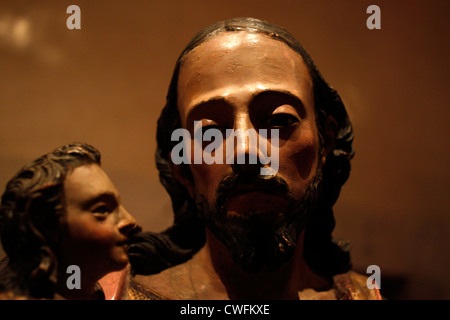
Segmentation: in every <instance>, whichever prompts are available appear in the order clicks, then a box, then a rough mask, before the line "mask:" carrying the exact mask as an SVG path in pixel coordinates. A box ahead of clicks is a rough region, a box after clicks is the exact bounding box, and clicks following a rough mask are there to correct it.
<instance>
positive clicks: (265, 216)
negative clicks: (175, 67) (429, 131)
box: [175, 31, 324, 271]
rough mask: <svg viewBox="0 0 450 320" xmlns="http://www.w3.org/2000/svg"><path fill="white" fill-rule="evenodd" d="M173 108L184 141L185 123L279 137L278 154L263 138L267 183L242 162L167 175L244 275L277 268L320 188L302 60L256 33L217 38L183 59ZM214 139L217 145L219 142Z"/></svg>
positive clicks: (308, 87)
mask: <svg viewBox="0 0 450 320" xmlns="http://www.w3.org/2000/svg"><path fill="white" fill-rule="evenodd" d="M178 108H179V113H180V117H181V122H182V126H183V127H184V128H185V129H188V130H189V131H190V133H191V137H194V134H193V132H194V128H193V125H194V121H201V123H202V126H203V128H204V129H209V128H217V129H219V130H221V131H223V132H225V130H226V129H234V130H237V129H241V130H243V131H245V130H248V129H254V130H255V131H256V132H258V130H260V129H268V131H270V129H278V130H279V131H278V132H279V143H278V147H277V146H274V145H270V142H271V140H270V137H269V139H267V141H268V143H269V146H268V149H269V150H270V152H278V159H279V168H278V172H277V173H276V174H275V175H274V176H272V177H270V176H269V177H267V176H264V177H262V176H260V175H259V170H255V168H259V167H261V166H262V164H248V161H247V163H246V164H243V165H240V164H226V162H225V161H224V162H223V164H217V163H213V164H206V163H201V164H194V161H191V164H190V165H189V166H190V171H191V173H192V180H190V179H186V178H183V175H182V174H178V175H177V172H179V170H180V169H179V168H175V174H176V175H177V176H178V177H179V180H180V181H181V182H182V183H183V184H184V185H185V186H186V187H187V189H188V190H189V192H190V193H191V196H192V197H193V198H195V199H196V200H197V204H198V207H199V212H200V214H201V215H202V216H203V218H204V219H205V222H206V225H207V227H208V228H209V229H210V231H212V233H213V234H214V235H215V236H216V237H217V238H219V240H221V241H222V242H224V243H225V244H226V245H227V247H229V249H230V250H231V251H232V253H233V256H234V258H235V260H239V261H238V262H239V263H240V264H241V265H242V266H243V267H244V268H246V269H248V270H250V271H257V270H258V269H260V268H262V267H266V268H275V267H277V266H278V265H279V264H280V263H282V261H283V260H285V259H287V257H288V256H290V254H291V253H292V250H293V249H294V248H295V244H296V239H297V237H298V235H299V233H300V231H301V230H302V228H303V226H304V221H305V219H306V215H307V211H308V210H309V208H310V207H311V205H312V203H313V202H314V201H312V198H313V194H314V192H313V191H314V190H313V189H314V188H315V187H316V185H317V183H318V181H319V180H320V170H319V168H320V163H321V160H322V159H321V157H320V156H319V154H320V152H319V150H320V145H319V138H318V132H317V127H316V123H315V120H316V119H315V113H314V96H313V84H312V79H311V77H310V75H309V72H308V69H307V67H306V65H305V63H304V61H303V59H302V58H301V56H300V55H299V54H297V53H296V52H294V51H293V50H292V49H291V48H289V47H288V46H287V45H286V44H284V43H282V42H280V41H277V40H273V39H271V38H269V37H267V36H265V35H263V34H259V33H249V32H244V31H242V32H229V33H225V32H223V33H220V34H218V35H216V36H213V37H212V38H211V39H209V40H207V41H206V42H204V43H202V44H201V45H199V46H198V47H196V48H195V49H193V50H192V51H191V52H190V53H188V54H187V56H186V57H185V58H184V60H183V61H182V64H181V69H180V73H179V79H178ZM223 140H224V144H225V141H226V138H225V136H224V138H223ZM243 141H244V142H243V143H244V144H245V145H243V146H241V147H242V148H243V150H245V153H246V155H247V156H249V155H250V154H251V153H260V152H261V150H260V149H258V148H257V147H256V148H254V147H253V146H251V145H250V143H249V140H248V139H244V140H243ZM192 143H194V141H192ZM224 150H225V152H224V154H229V153H230V152H234V150H226V148H225V147H224ZM192 156H193V155H192ZM323 158H324V157H323ZM184 177H185V176H184ZM243 259H244V260H245V261H244V260H243ZM275 260H277V261H275ZM278 260H279V261H278Z"/></svg>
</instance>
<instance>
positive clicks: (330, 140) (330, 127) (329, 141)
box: [320, 116, 338, 166]
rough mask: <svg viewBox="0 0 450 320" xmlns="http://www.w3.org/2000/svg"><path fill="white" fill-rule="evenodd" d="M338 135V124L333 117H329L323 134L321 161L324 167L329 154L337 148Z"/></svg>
mask: <svg viewBox="0 0 450 320" xmlns="http://www.w3.org/2000/svg"><path fill="white" fill-rule="evenodd" d="M337 134H338V125H337V122H336V120H335V119H334V118H333V117H332V116H328V117H327V118H326V120H325V125H324V127H323V132H322V154H321V159H320V161H321V163H322V166H323V165H325V163H326V161H327V156H328V154H329V153H330V152H331V151H332V150H333V149H334V147H335V146H336V140H337Z"/></svg>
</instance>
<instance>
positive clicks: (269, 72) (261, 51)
mask: <svg viewBox="0 0 450 320" xmlns="http://www.w3.org/2000/svg"><path fill="white" fill-rule="evenodd" d="M177 89H178V107H179V111H180V114H181V116H182V118H183V115H185V114H186V112H187V110H188V109H189V107H190V105H195V104H196V103H198V102H200V101H201V100H203V99H207V98H208V97H212V96H227V95H230V94H231V93H233V92H237V91H239V90H240V91H243V90H244V91H246V92H249V93H257V92H256V91H258V90H260V91H264V90H280V91H285V90H288V91H290V92H292V93H293V94H295V95H297V96H299V97H302V98H303V99H306V100H309V99H311V98H312V78H311V76H310V73H309V70H308V68H307V66H306V64H305V63H304V61H303V58H302V57H301V56H300V55H299V54H298V53H297V52H295V51H294V50H292V49H291V48H290V47H289V46H288V45H287V44H285V43H284V42H282V41H279V40H275V39H272V38H270V37H268V36H266V35H264V34H261V33H252V32H246V31H239V32H223V33H220V34H218V35H215V36H213V37H212V38H210V39H208V40H207V41H205V42H204V43H202V44H200V45H199V46H198V47H196V48H194V49H193V50H192V51H191V52H189V53H188V54H187V55H186V56H185V57H184V58H183V60H182V64H181V68H180V74H179V78H178V88H177ZM306 102H308V101H306Z"/></svg>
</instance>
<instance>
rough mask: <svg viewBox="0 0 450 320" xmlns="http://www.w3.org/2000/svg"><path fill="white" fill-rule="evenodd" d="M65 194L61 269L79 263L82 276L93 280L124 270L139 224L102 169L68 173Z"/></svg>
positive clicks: (89, 167)
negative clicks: (134, 232)
mask: <svg viewBox="0 0 450 320" xmlns="http://www.w3.org/2000/svg"><path fill="white" fill-rule="evenodd" d="M64 194H65V216H64V218H63V228H62V230H63V232H62V239H61V249H62V250H61V253H60V256H61V257H60V260H59V261H60V263H62V265H61V267H63V268H67V266H68V265H70V264H76V265H78V266H79V267H80V269H81V272H82V274H83V272H84V274H85V275H87V274H91V275H92V276H94V277H101V276H103V275H104V274H106V273H108V272H111V271H116V270H120V269H122V268H124V267H125V266H126V265H127V263H128V256H127V249H128V244H127V240H128V235H129V234H130V232H131V231H134V230H136V221H135V220H134V218H133V217H132V216H131V215H130V214H129V213H128V212H127V210H126V209H125V208H124V207H123V206H122V204H121V202H120V196H119V192H118V191H117V189H116V187H115V186H114V184H113V183H112V182H111V180H110V179H109V177H108V176H107V175H106V173H105V172H104V171H103V170H102V168H101V167H100V166H98V165H96V164H92V165H85V166H81V167H77V168H75V169H74V170H73V171H71V172H69V173H68V174H67V176H66V179H65V181H64Z"/></svg>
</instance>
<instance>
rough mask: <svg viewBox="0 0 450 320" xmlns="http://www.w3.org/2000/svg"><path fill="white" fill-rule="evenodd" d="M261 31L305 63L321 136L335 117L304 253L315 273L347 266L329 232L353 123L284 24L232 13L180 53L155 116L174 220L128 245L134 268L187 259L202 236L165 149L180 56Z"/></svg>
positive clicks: (152, 268) (175, 119)
mask: <svg viewBox="0 0 450 320" xmlns="http://www.w3.org/2000/svg"><path fill="white" fill-rule="evenodd" d="M240 31H245V32H250V33H252V32H253V33H261V34H264V35H266V36H268V37H270V38H272V39H274V40H278V41H282V42H284V43H285V44H287V45H288V46H289V47H290V48H291V49H292V50H294V51H295V52H297V53H298V54H299V55H300V56H301V57H302V58H303V60H304V62H305V63H306V65H307V67H308V70H309V72H310V75H311V77H312V80H313V89H314V98H315V112H316V119H317V127H318V131H319V139H320V141H323V138H322V136H323V130H324V128H325V122H326V120H327V118H328V117H329V116H331V117H333V118H334V120H335V121H336V124H337V128H336V134H337V135H336V144H335V147H334V149H333V150H332V152H330V153H329V155H328V156H327V159H326V164H325V166H324V167H323V168H322V170H323V183H322V184H323V185H322V188H321V194H320V195H319V208H318V212H316V213H315V214H313V215H312V217H311V219H310V221H309V222H308V225H307V227H306V231H305V248H304V256H305V259H306V261H307V262H308V264H309V265H310V267H311V268H313V270H315V271H316V272H317V273H319V274H321V275H323V276H325V277H331V276H333V275H335V274H338V273H342V272H346V271H348V270H349V269H350V267H351V265H350V255H349V253H348V251H347V250H346V248H344V246H342V245H340V244H337V243H336V242H335V241H334V240H333V239H332V237H331V233H332V231H333V229H334V226H335V221H334V216H333V211H332V206H333V205H334V203H335V202H336V200H337V198H338V196H339V193H340V189H341V187H342V185H343V184H344V183H345V182H346V180H347V179H348V176H349V173H350V160H351V158H352V157H353V155H354V151H353V147H352V142H353V129H352V125H351V123H350V120H349V117H348V114H347V112H346V110H345V106H344V104H343V103H342V101H341V98H340V97H339V95H338V93H337V92H336V91H335V90H334V89H332V88H331V87H330V86H329V85H328V84H327V83H326V82H325V80H324V78H323V77H322V75H321V74H320V72H319V70H318V69H317V67H316V66H315V65H314V62H313V61H312V59H311V57H310V56H309V54H308V53H307V52H306V51H305V49H304V48H303V47H302V45H301V44H300V43H299V42H298V41H297V40H296V39H295V38H294V37H293V36H292V35H291V34H290V33H289V32H288V31H286V30H285V29H283V28H281V27H279V26H276V25H274V24H272V23H269V22H266V21H262V20H258V19H254V18H234V19H229V20H225V21H220V22H217V23H215V24H212V25H210V26H208V27H206V28H204V29H203V30H201V31H200V32H199V33H197V35H195V36H194V38H193V39H192V40H191V41H190V42H189V44H188V45H187V46H186V48H185V49H184V50H183V52H182V53H181V55H180V56H179V58H178V60H177V62H176V65H175V69H174V72H173V76H172V80H171V83H170V86H169V91H168V94H167V101H166V105H165V107H164V109H163V110H162V112H161V115H160V117H159V119H158V128H157V150H156V165H157V168H158V170H159V177H160V181H161V183H162V184H163V186H164V187H165V188H166V190H167V191H168V193H169V195H170V197H171V199H172V207H173V211H174V224H173V226H171V227H170V228H168V229H167V230H166V231H164V232H163V233H160V234H158V233H152V232H144V233H141V234H140V235H139V237H137V238H136V240H135V241H136V243H135V245H134V246H133V247H132V248H131V249H130V251H129V253H130V261H131V263H132V266H133V269H134V272H135V273H142V274H150V273H157V272H159V271H161V270H163V269H164V268H167V267H170V266H173V265H176V264H178V263H181V262H184V261H186V260H188V259H189V258H190V257H191V256H192V255H193V254H194V253H195V252H196V251H197V250H198V249H200V248H201V247H202V246H203V244H204V241H205V231H204V225H203V224H202V222H201V221H200V220H199V218H198V216H197V208H196V205H195V201H194V200H193V199H192V198H191V197H190V195H189V194H188V192H187V190H186V189H185V188H184V187H183V186H182V185H181V184H180V183H179V182H178V181H177V180H176V179H175V178H174V176H173V173H172V171H171V166H170V159H169V154H170V152H171V150H172V148H173V146H174V143H175V142H172V141H171V134H172V132H173V131H174V130H175V129H177V128H180V127H181V122H180V115H179V112H178V108H177V83H178V75H179V71H180V67H181V65H182V62H183V58H184V57H185V56H186V55H187V54H188V53H189V52H190V51H191V50H193V49H194V48H195V47H197V46H199V45H200V44H202V43H203V42H205V41H207V40H208V39H209V38H211V37H214V36H215V35H217V34H219V33H222V32H240Z"/></svg>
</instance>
